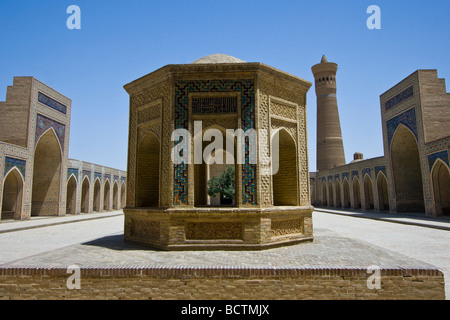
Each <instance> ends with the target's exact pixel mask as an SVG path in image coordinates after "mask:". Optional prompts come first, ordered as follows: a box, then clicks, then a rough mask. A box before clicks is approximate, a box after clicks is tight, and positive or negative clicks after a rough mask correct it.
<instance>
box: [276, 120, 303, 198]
mask: <svg viewBox="0 0 450 320" xmlns="http://www.w3.org/2000/svg"><path fill="white" fill-rule="evenodd" d="M277 134H278V145H279V146H278V172H277V173H276V174H275V175H273V176H272V189H273V204H274V205H275V206H297V205H298V203H299V202H298V171H299V170H298V163H297V145H296V143H295V139H294V138H293V137H292V135H291V134H290V133H289V131H287V130H286V129H285V128H281V129H278V130H276V132H275V133H274V134H273V136H272V139H273V138H274V137H275V135H277ZM271 145H273V144H272V143H271ZM272 156H274V155H273V153H272Z"/></svg>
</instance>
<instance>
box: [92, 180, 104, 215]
mask: <svg viewBox="0 0 450 320" xmlns="http://www.w3.org/2000/svg"><path fill="white" fill-rule="evenodd" d="M100 191H101V184H100V179H99V178H96V179H95V182H94V197H93V201H94V202H93V209H94V212H101V211H102V209H101V207H100Z"/></svg>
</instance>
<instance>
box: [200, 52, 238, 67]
mask: <svg viewBox="0 0 450 320" xmlns="http://www.w3.org/2000/svg"><path fill="white" fill-rule="evenodd" d="M243 62H245V61H244V60H241V59H238V58H235V57H232V56H229V55H227V54H222V53H216V54H211V55H209V56H205V57H203V58H200V59H198V60H195V61H194V62H192V64H208V63H243Z"/></svg>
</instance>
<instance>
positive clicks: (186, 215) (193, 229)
mask: <svg viewBox="0 0 450 320" xmlns="http://www.w3.org/2000/svg"><path fill="white" fill-rule="evenodd" d="M312 212H313V207H311V206H307V207H271V208H232V207H221V208H210V207H204V208H197V207H196V208H180V209H154V208H148V209H145V208H132V209H130V208H126V209H124V214H125V235H124V237H125V241H130V242H135V243H139V244H142V245H146V246H149V247H151V248H155V249H162V250H264V249H269V248H274V247H279V246H285V245H294V244H298V243H300V242H305V241H312V240H313V228H312Z"/></svg>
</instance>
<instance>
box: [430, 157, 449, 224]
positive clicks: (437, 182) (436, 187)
mask: <svg viewBox="0 0 450 320" xmlns="http://www.w3.org/2000/svg"><path fill="white" fill-rule="evenodd" d="M431 181H432V186H433V196H434V205H435V210H436V215H438V216H443V215H445V216H448V215H450V169H449V167H448V166H447V164H446V163H445V162H444V161H442V160H441V159H438V160H437V161H436V162H435V164H434V165H433V168H432V171H431Z"/></svg>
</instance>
